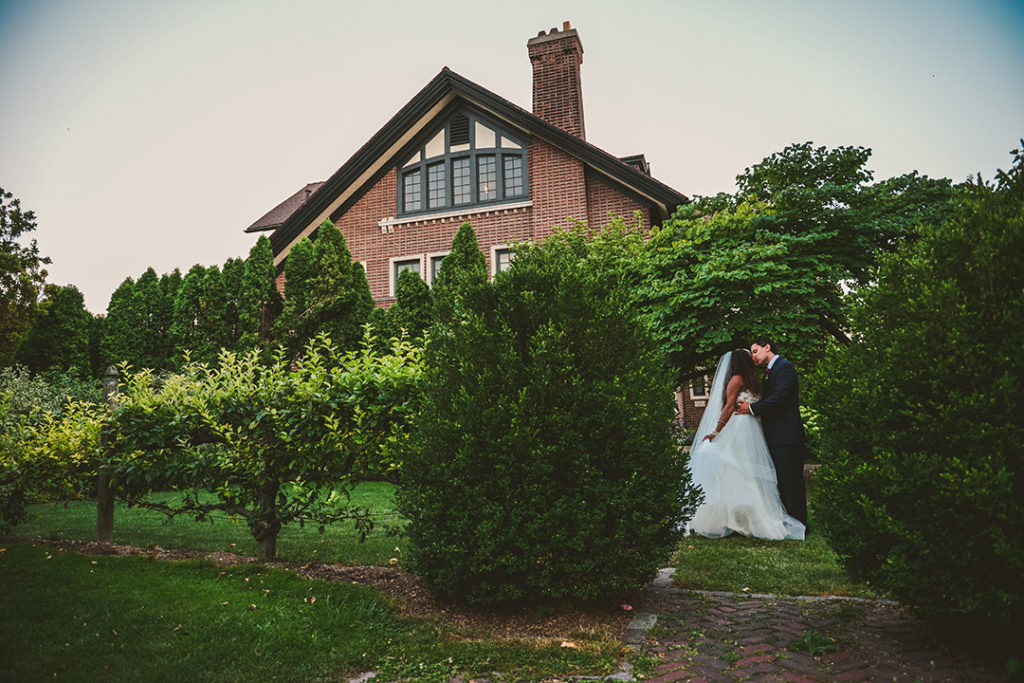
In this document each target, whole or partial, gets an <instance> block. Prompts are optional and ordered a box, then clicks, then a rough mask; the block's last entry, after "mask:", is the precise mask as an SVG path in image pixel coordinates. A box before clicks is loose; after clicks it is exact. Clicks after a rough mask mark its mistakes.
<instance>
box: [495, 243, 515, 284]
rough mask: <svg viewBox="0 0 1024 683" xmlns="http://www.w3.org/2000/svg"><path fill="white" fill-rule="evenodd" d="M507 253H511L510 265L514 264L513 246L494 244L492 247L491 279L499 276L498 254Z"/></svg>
mask: <svg viewBox="0 0 1024 683" xmlns="http://www.w3.org/2000/svg"><path fill="white" fill-rule="evenodd" d="M499 251H507V252H509V261H508V262H509V263H510V264H511V263H512V259H514V258H515V254H514V253H513V252H512V247H511V245H508V244H494V245H491V277H492V278H494V277H495V276H497V274H498V252H499Z"/></svg>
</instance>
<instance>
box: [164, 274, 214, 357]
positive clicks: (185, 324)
mask: <svg viewBox="0 0 1024 683" xmlns="http://www.w3.org/2000/svg"><path fill="white" fill-rule="evenodd" d="M205 274H206V268H204V267H203V266H201V265H199V264H196V265H194V266H192V268H191V269H189V271H188V273H186V274H185V277H184V278H183V279H182V281H181V287H180V288H179V289H178V295H177V296H176V297H175V298H174V321H173V323H172V325H171V339H172V340H173V343H174V358H175V361H176V362H178V363H180V362H181V360H182V359H183V358H184V355H185V352H186V351H189V352H193V351H195V348H196V344H197V342H198V340H199V336H200V333H199V330H198V325H199V320H200V317H201V316H202V310H201V296H202V287H201V283H202V280H203V275H205ZM192 359H193V360H198V358H196V357H194V356H193V357H192Z"/></svg>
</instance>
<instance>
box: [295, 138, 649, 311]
mask: <svg viewBox="0 0 1024 683" xmlns="http://www.w3.org/2000/svg"><path fill="white" fill-rule="evenodd" d="M529 180H530V200H531V202H532V206H531V207H525V208H524V207H520V208H513V209H504V208H501V207H500V206H497V207H495V208H494V210H492V211H485V212H482V213H474V214H453V215H451V216H446V217H445V218H443V219H426V220H419V221H413V222H408V223H399V224H397V225H394V226H393V227H392V228H391V230H390V231H385V232H384V233H382V232H381V228H380V225H379V223H380V221H381V220H383V219H386V218H391V217H393V216H395V215H396V213H397V195H396V185H395V183H396V171H395V170H394V169H392V170H391V171H390V172H389V173H388V174H387V175H386V176H384V177H383V178H381V180H379V181H378V182H377V183H376V185H374V186H373V187H372V188H370V189H369V190H368V191H367V192H366V193H365V194H364V195H363V196H362V197H360V198H359V199H358V200H357V201H356V202H355V204H353V205H352V207H351V208H349V210H348V211H346V212H345V214H344V215H342V216H340V217H339V218H338V219H337V220H336V221H335V225H337V226H338V228H339V229H340V230H341V232H342V234H344V235H345V240H346V242H347V243H348V248H349V250H350V251H351V252H352V258H353V260H356V261H361V262H363V263H364V264H365V265H366V277H367V280H368V281H369V283H370V292H371V293H372V294H373V297H374V299H375V300H376V302H377V305H378V306H383V307H387V306H389V305H390V304H391V303H392V302H393V301H394V299H393V298H392V297H391V273H390V270H391V260H392V259H393V258H422V259H423V268H424V269H426V268H428V267H429V262H428V261H427V259H426V256H427V255H428V254H435V253H438V252H441V253H444V252H447V251H449V250H450V249H451V245H452V240H453V239H454V238H455V233H456V232H458V229H459V226H460V225H462V224H463V223H467V222H468V223H470V224H471V225H472V226H473V230H474V231H475V232H476V236H477V240H478V241H479V243H480V249H481V250H482V251H483V253H484V256H485V257H486V259H487V267H488V272H491V269H492V264H491V255H492V251H491V249H492V247H494V246H501V245H509V244H511V243H512V242H515V241H526V240H530V239H543V238H544V237H546V236H548V235H550V234H551V232H552V231H553V229H554V227H555V226H567V225H568V221H567V220H566V219H567V218H569V217H572V218H576V219H579V220H586V221H588V222H589V223H590V224H591V225H593V226H600V225H604V224H606V223H607V222H608V221H609V216H608V213H609V212H614V213H615V214H617V215H620V216H623V217H626V218H630V219H631V218H632V215H633V212H634V211H636V210H638V209H639V210H641V211H642V213H643V216H644V223H645V226H646V227H650V212H649V211H647V210H646V209H644V208H643V207H641V206H640V205H639V204H638V203H637V202H635V201H634V200H633V199H631V198H630V197H628V196H626V195H624V194H622V193H620V192H618V191H617V190H615V189H614V188H612V187H610V186H609V185H606V184H604V183H602V182H600V181H598V180H594V179H587V178H586V174H585V171H584V167H583V164H582V162H580V161H579V160H578V159H575V158H574V157H571V156H569V155H568V154H566V153H565V152H563V151H561V150H560V149H558V148H556V147H553V146H551V145H549V144H547V143H546V142H542V141H540V140H534V141H533V142H532V143H530V146H529ZM425 274H426V273H425V270H424V275H425ZM278 287H279V288H280V289H281V290H282V292H283V289H284V275H283V274H282V275H281V276H279V277H278Z"/></svg>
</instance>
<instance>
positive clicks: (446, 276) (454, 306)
mask: <svg viewBox="0 0 1024 683" xmlns="http://www.w3.org/2000/svg"><path fill="white" fill-rule="evenodd" d="M485 282H487V260H486V259H485V258H484V254H483V252H482V251H480V243H479V242H478V241H477V239H476V232H475V231H474V230H473V226H471V225H470V224H469V223H463V224H462V225H461V226H459V231H458V232H457V233H456V234H455V239H453V240H452V250H451V252H449V254H448V255H447V256H445V257H444V261H442V262H441V270H440V272H438V274H437V279H436V280H435V281H434V302H435V306H436V309H437V316H438V318H439V319H443V320H447V319H448V318H449V317H450V316H452V315H453V314H454V313H455V312H456V311H457V310H458V309H459V306H460V303H459V302H460V300H461V299H462V297H463V296H464V295H465V293H466V292H467V291H469V290H471V289H473V288H475V287H478V286H479V285H481V284H483V283H485Z"/></svg>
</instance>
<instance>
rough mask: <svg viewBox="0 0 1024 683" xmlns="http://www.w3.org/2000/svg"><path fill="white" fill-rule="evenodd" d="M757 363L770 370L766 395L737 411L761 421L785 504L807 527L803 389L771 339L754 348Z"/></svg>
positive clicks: (757, 341) (756, 343)
mask: <svg viewBox="0 0 1024 683" xmlns="http://www.w3.org/2000/svg"><path fill="white" fill-rule="evenodd" d="M750 355H751V356H753V357H754V363H756V364H757V365H763V366H765V367H766V370H765V373H766V374H765V380H764V396H763V398H762V399H761V400H760V401H755V402H754V403H747V402H746V401H740V403H739V406H738V407H737V408H736V412H737V413H739V414H741V415H745V414H748V413H749V414H752V415H755V416H758V417H760V418H761V426H762V427H763V428H764V440H765V441H767V442H768V450H769V452H770V453H771V455H772V460H773V461H774V462H775V472H776V475H777V476H778V480H779V497H780V498H781V499H782V505H783V507H785V508H786V512H788V513H789V514H790V515H792V516H793V517H796V518H797V519H798V520H800V521H801V522H803V523H804V526H807V492H806V488H805V486H804V424H803V422H802V421H801V420H800V390H799V387H798V383H797V377H796V368H794V367H793V364H792V363H790V362H789V361H788V360H786V359H785V358H783V357H782V356H779V355H778V354H776V352H775V344H773V343H772V340H771V339H769V338H768V337H758V338H757V339H755V340H754V343H753V344H751V345H750Z"/></svg>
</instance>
